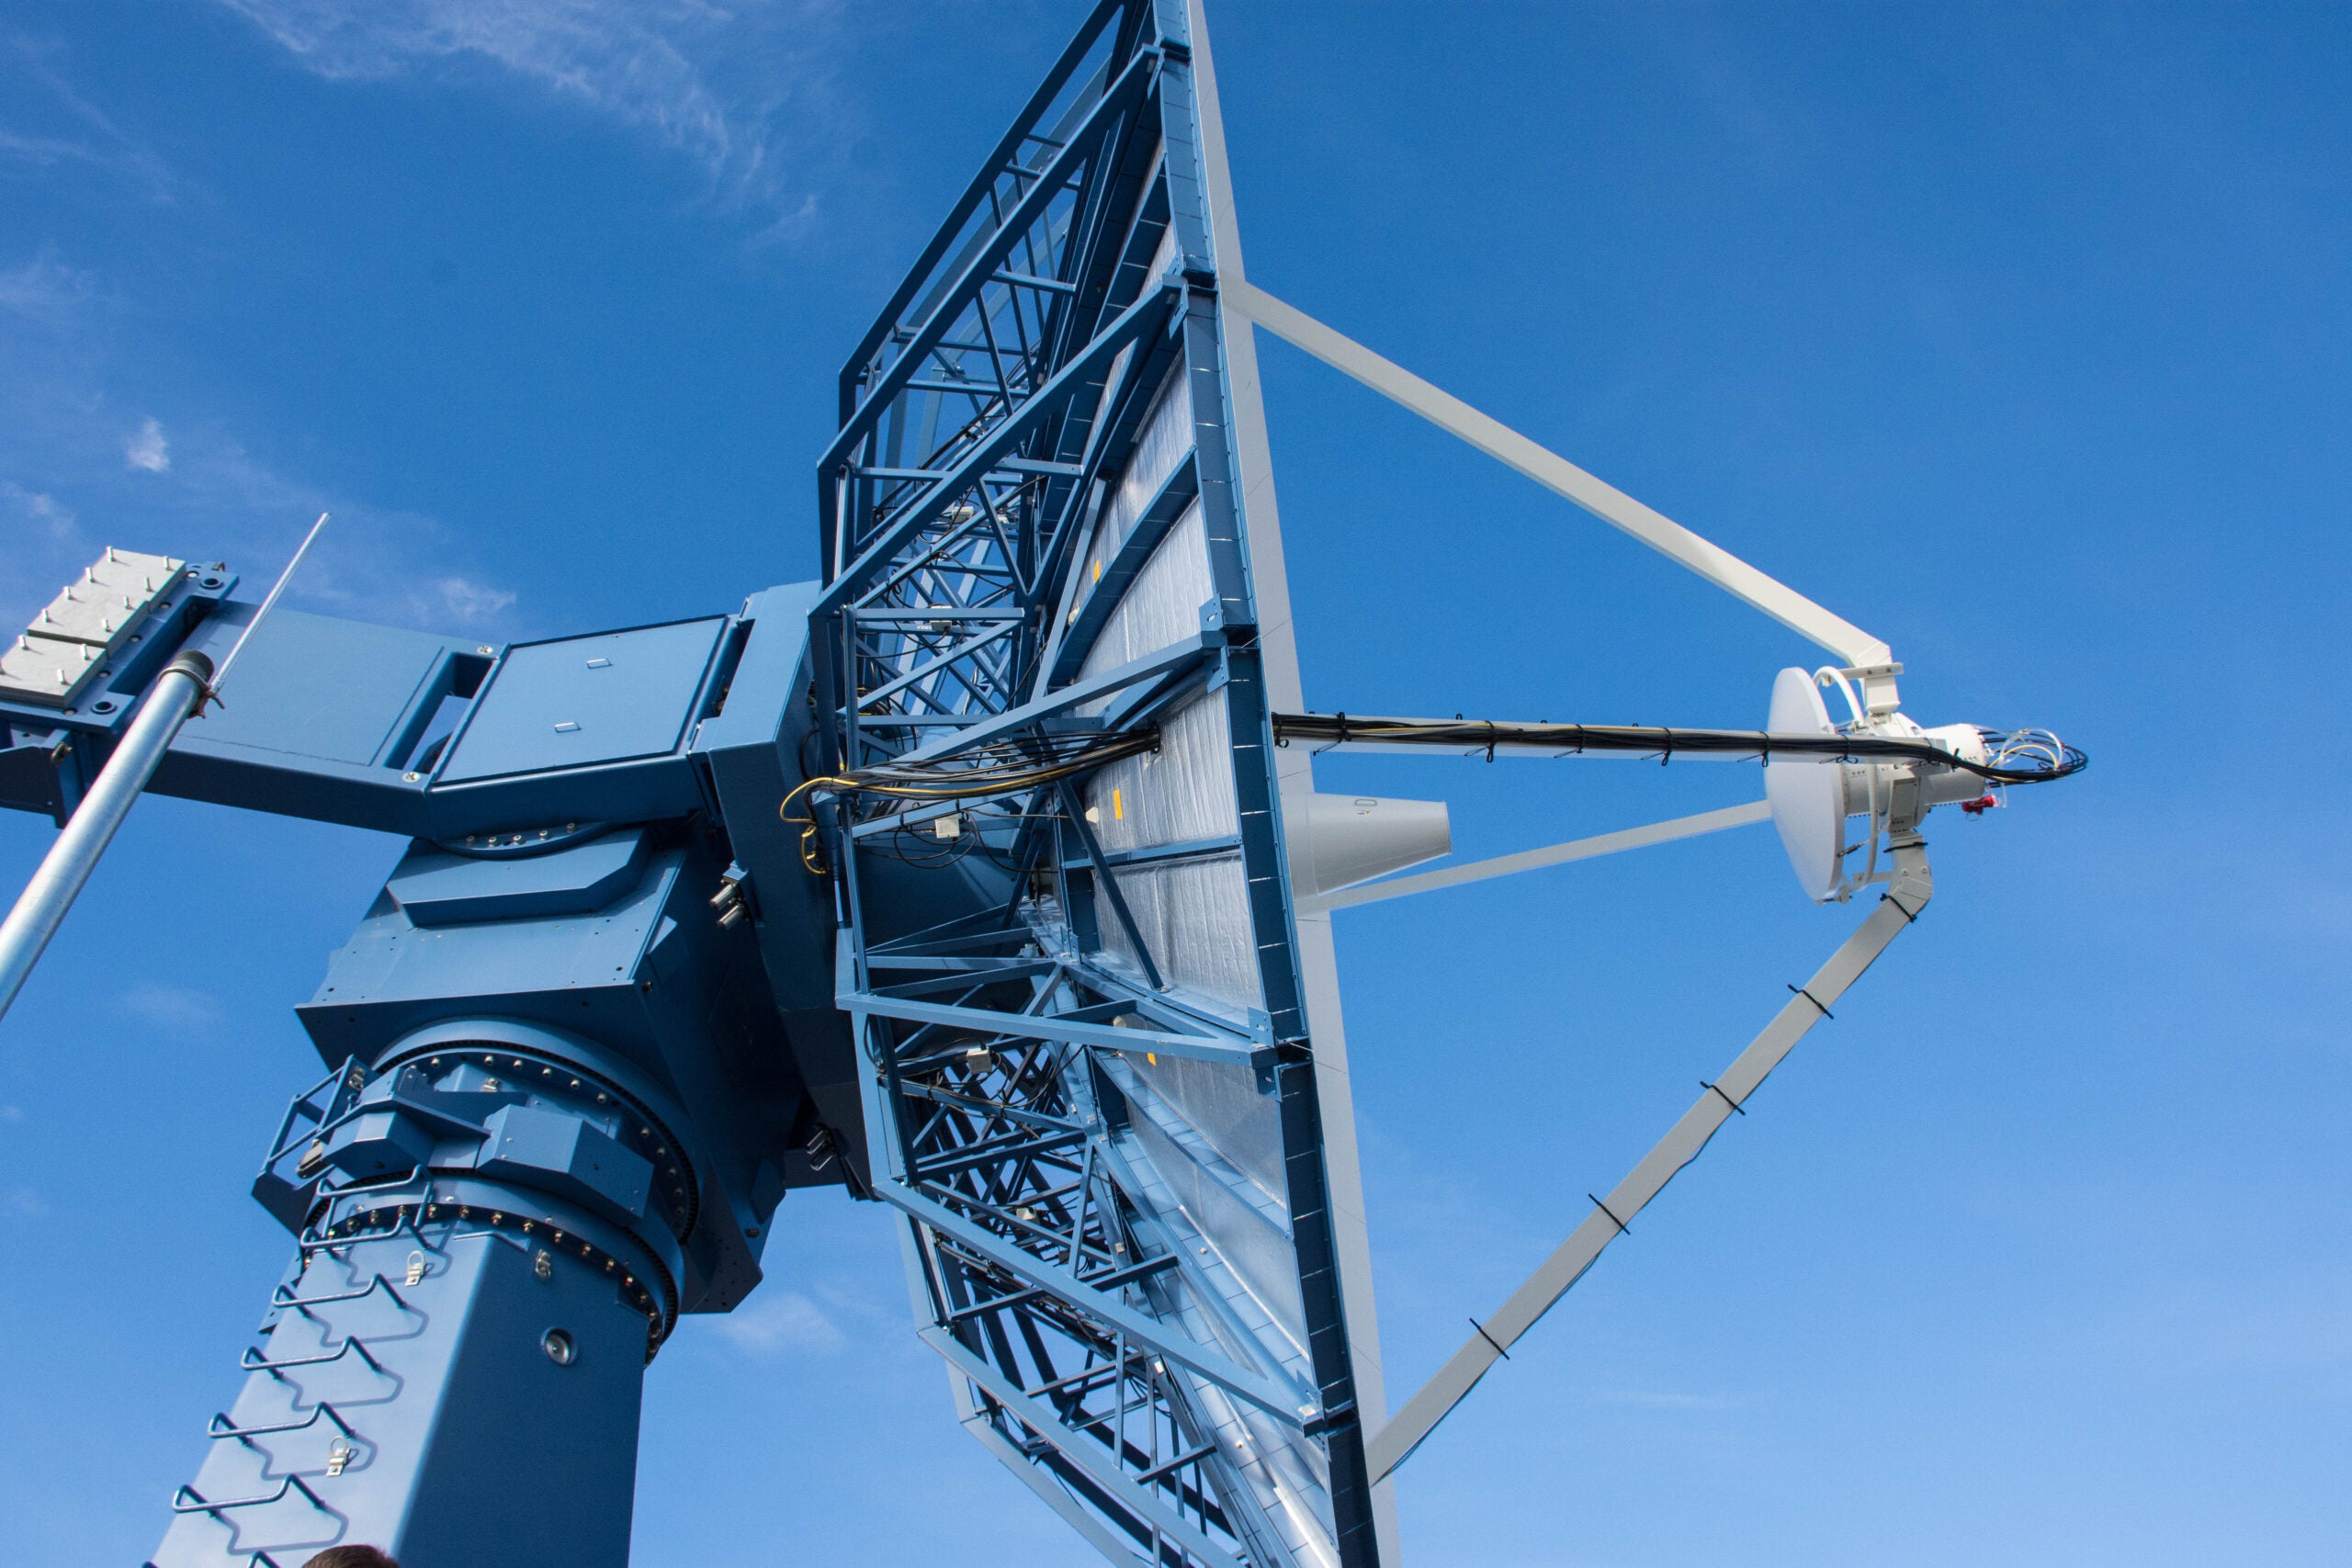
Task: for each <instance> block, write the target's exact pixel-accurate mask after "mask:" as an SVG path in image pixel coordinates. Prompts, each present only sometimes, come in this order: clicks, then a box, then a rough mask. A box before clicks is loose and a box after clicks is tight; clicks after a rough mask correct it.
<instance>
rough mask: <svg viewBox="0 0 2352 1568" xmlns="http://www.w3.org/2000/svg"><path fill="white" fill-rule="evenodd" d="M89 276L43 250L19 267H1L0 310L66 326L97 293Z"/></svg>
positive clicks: (36, 320)
mask: <svg viewBox="0 0 2352 1568" xmlns="http://www.w3.org/2000/svg"><path fill="white" fill-rule="evenodd" d="M96 291H97V289H96V282H95V280H94V279H93V278H92V276H91V275H90V274H89V273H87V272H85V271H83V270H82V269H80V268H79V267H71V266H67V265H64V264H63V263H62V262H60V261H59V260H58V259H57V254H56V252H55V251H54V250H44V251H42V252H41V253H40V254H39V255H37V256H35V257H33V259H32V260H30V261H28V262H26V263H24V264H23V265H20V266H13V267H5V268H0V310H6V311H7V312H9V313H10V314H11V315H15V316H20V317H22V318H24V319H25V320H26V321H30V322H32V323H34V324H36V325H40V326H44V327H51V328H54V327H62V326H64V325H66V324H67V323H68V322H69V321H71V320H72V319H73V317H74V313H75V312H76V311H77V310H79V309H80V308H81V307H82V306H84V305H85V304H87V303H89V301H90V299H91V298H92V297H93V296H94V295H95V294H96Z"/></svg>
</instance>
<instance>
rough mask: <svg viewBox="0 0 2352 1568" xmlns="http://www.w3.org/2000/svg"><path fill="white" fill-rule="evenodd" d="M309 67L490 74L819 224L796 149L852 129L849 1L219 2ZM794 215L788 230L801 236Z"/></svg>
mask: <svg viewBox="0 0 2352 1568" xmlns="http://www.w3.org/2000/svg"><path fill="white" fill-rule="evenodd" d="M220 4H222V5H224V6H228V7H229V8H230V9H232V10H234V11H236V12H238V13H240V14H241V15H243V16H244V17H247V18H248V19H249V20H251V21H252V22H253V23H254V26H255V27H257V28H260V29H261V30H262V31H263V32H264V33H266V34H267V35H268V36H269V37H270V38H271V39H274V40H275V41H276V42H277V44H279V45H280V46H281V47H283V48H284V49H285V50H287V51H288V52H289V53H291V54H292V55H293V56H294V57H295V58H296V59H297V60H299V61H300V62H301V63H302V64H303V65H304V66H305V67H306V68H308V69H309V70H311V71H313V72H315V73H318V74H319V75H322V76H325V77H328V78H330V79H334V80H384V79H388V78H392V77H398V76H404V75H410V74H415V73H457V72H461V71H462V70H463V69H464V68H465V67H467V66H469V65H472V66H479V65H485V64H486V65H489V66H492V67H495V68H497V69H500V70H503V71H505V72H509V73H513V74H515V75H517V76H520V77H522V78H524V79H525V80H526V81H528V82H531V83H533V84H535V85H537V86H538V87H539V88H541V89H542V90H543V91H545V92H547V93H548V94H549V95H551V96H554V97H556V98H558V99H560V100H562V101H565V102H568V103H571V104H575V105H578V106H580V107H582V108H585V109H587V110H589V111H590V112H592V113H594V114H597V115H600V116H603V117H605V118H610V119H614V120H617V121H619V122H621V123H623V124H626V125H629V126H633V127H636V128H639V129H640V130H645V131H647V132H650V134H651V135H653V136H654V137H655V138H656V139H658V140H659V141H661V142H662V144H663V145H665V146H667V147H670V148H672V149H674V150H675V151H677V152H681V153H683V154H684V155H685V156H686V157H687V158H689V159H691V160H692V161H693V162H694V163H695V164H697V165H698V166H699V167H700V168H701V169H702V171H703V172H704V174H705V175H707V178H708V179H709V180H710V182H711V185H712V188H713V190H714V191H715V192H718V193H719V194H721V195H723V196H726V197H729V198H733V199H742V200H754V201H761V202H782V203H784V204H786V205H787V206H788V207H789V208H791V209H792V211H793V212H794V213H805V211H807V210H813V209H810V208H809V198H808V197H807V196H806V195H803V194H796V193H795V192H794V191H793V190H792V188H791V187H793V186H795V185H796V183H805V179H803V180H801V181H798V182H797V181H796V178H795V174H796V170H795V167H794V164H795V159H794V158H793V157H792V156H791V155H790V153H791V152H803V151H805V149H804V148H802V147H799V146H791V147H790V148H789V151H788V150H787V144H790V143H795V142H798V141H805V140H806V139H809V138H811V137H815V136H819V135H822V134H824V133H825V128H826V127H827V126H828V125H829V124H831V122H833V121H836V120H838V118H840V110H841V107H842V106H841V105H840V104H839V103H838V102H836V101H834V100H835V95H834V94H833V92H832V91H831V77H830V73H829V71H828V69H827V67H826V66H825V64H824V61H825V59H826V57H827V49H826V46H827V44H828V43H829V41H830V34H831V25H832V24H833V23H834V21H835V20H836V19H837V18H838V17H840V16H841V15H842V12H843V11H844V9H845V7H844V6H843V5H842V0H739V3H736V4H730V5H723V6H722V5H717V4H711V3H709V0H220ZM778 221H779V222H780V223H782V222H789V221H793V218H792V217H791V216H789V215H788V216H787V217H786V218H785V219H780V220H778Z"/></svg>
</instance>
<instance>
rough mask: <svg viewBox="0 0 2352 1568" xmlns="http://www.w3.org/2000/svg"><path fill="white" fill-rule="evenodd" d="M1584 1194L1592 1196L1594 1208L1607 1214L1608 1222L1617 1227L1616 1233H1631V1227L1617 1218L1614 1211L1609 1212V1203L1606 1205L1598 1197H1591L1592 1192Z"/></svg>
mask: <svg viewBox="0 0 2352 1568" xmlns="http://www.w3.org/2000/svg"><path fill="white" fill-rule="evenodd" d="M1585 1196H1586V1197H1588V1198H1592V1206H1593V1207H1594V1208H1596V1209H1598V1210H1600V1212H1601V1213H1604V1214H1608V1215H1609V1223H1610V1224H1612V1225H1615V1226H1616V1227H1617V1234H1618V1235H1632V1234H1633V1231H1632V1229H1631V1228H1630V1227H1629V1226H1628V1225H1627V1224H1625V1222H1624V1221H1623V1220H1621V1219H1619V1218H1618V1217H1617V1216H1616V1215H1615V1214H1614V1213H1610V1208H1609V1205H1608V1204H1606V1203H1604V1202H1602V1201H1600V1199H1598V1198H1593V1197H1592V1194H1591V1193H1589V1192H1588V1193H1586V1194H1585Z"/></svg>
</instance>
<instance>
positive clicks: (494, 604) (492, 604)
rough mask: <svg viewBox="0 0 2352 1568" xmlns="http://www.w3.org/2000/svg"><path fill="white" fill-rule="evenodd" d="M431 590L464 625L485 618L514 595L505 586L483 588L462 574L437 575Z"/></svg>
mask: <svg viewBox="0 0 2352 1568" xmlns="http://www.w3.org/2000/svg"><path fill="white" fill-rule="evenodd" d="M433 590H434V592H436V593H438V594H439V595H440V596H441V603H442V604H443V605H444V606H446V607H447V610H448V612H449V614H450V615H453V616H454V617H456V618H457V619H458V621H459V622H461V623H463V624H464V625H466V626H472V625H474V624H475V623H477V622H480V621H486V620H488V619H489V618H490V617H491V616H492V615H497V614H498V613H499V612H500V611H502V610H504V609H508V608H510V607H511V606H512V605H513V604H514V603H515V595H514V594H512V593H510V592H507V591H506V590H505V589H503V588H489V587H485V586H484V585H482V584H481V583H479V582H475V581H471V580H470V579H468V578H463V577H444V578H441V579H439V580H437V581H435V583H434V584H433Z"/></svg>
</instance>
